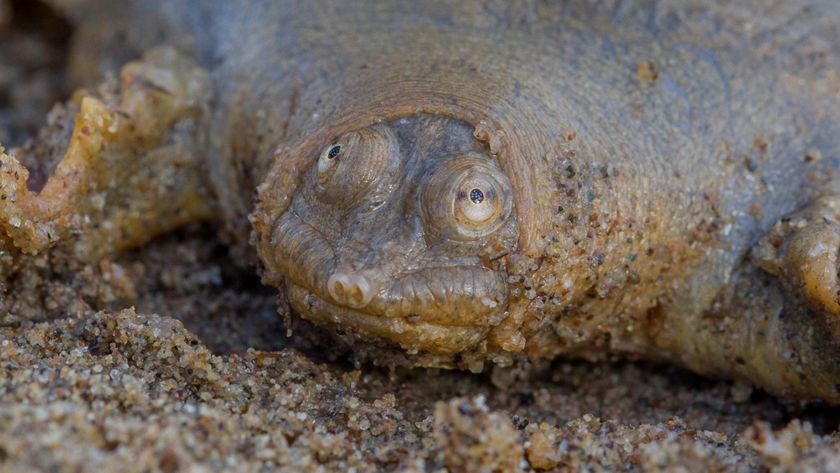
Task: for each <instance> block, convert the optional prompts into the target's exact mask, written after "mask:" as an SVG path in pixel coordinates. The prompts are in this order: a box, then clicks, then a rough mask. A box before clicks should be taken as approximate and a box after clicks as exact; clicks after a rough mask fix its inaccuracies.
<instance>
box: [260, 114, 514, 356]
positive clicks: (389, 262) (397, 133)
mask: <svg viewBox="0 0 840 473" xmlns="http://www.w3.org/2000/svg"><path fill="white" fill-rule="evenodd" d="M473 133H474V129H473V128H472V127H471V126H469V125H468V124H466V123H464V122H462V121H459V120H455V119H451V118H446V117H440V116H428V115H417V116H412V117H407V118H402V119H398V120H394V121H392V122H388V123H384V124H376V125H373V126H370V127H367V128H363V129H359V130H355V131H351V132H348V133H345V134H343V135H341V136H337V137H335V138H334V139H333V140H332V141H330V142H326V143H324V144H323V147H322V148H321V150H320V151H319V152H318V153H316V154H314V155H313V156H311V165H310V167H309V169H308V171H306V172H305V173H304V174H303V177H302V180H301V182H300V183H299V185H298V186H297V188H296V190H295V192H294V195H292V196H291V201H290V203H289V205H288V207H287V208H286V209H285V211H284V212H283V213H282V214H280V215H279V216H278V217H277V218H276V219H275V220H274V223H273V225H272V227H271V235H270V240H269V241H270V243H269V244H270V248H269V251H265V249H263V250H262V251H261V254H262V255H263V259H264V263H265V264H266V266H267V268H268V269H269V270H271V271H275V272H276V273H279V274H280V275H282V276H283V277H284V279H285V280H286V285H287V287H288V295H289V299H290V302H291V305H292V307H293V309H294V310H295V311H296V312H297V313H299V314H300V315H302V316H303V317H304V318H307V319H310V320H312V321H314V322H316V323H319V324H329V325H334V326H338V327H340V328H341V329H342V330H344V331H351V332H355V333H359V334H361V335H366V336H374V337H378V338H384V339H386V340H388V341H391V342H395V343H397V344H399V345H401V346H402V347H404V348H407V349H409V350H412V349H413V350H419V351H424V352H429V353H433V354H452V353H458V352H462V351H465V350H470V349H471V348H473V347H475V346H476V345H478V344H479V343H480V342H481V341H482V340H483V339H484V337H485V335H486V334H487V332H488V331H489V330H490V329H491V328H492V327H493V326H495V325H498V324H499V323H500V322H501V321H502V320H503V319H504V318H505V317H506V315H507V312H506V310H507V305H508V292H507V291H508V289H507V273H506V271H505V270H504V267H503V266H504V265H503V260H504V258H503V257H504V256H505V255H507V254H508V253H509V252H510V251H512V250H513V248H514V246H515V244H516V241H517V228H516V223H515V218H514V215H513V214H514V212H515V209H514V205H513V189H512V187H511V183H510V181H509V179H508V177H507V176H506V175H505V173H504V172H503V171H502V168H501V166H500V164H499V162H498V159H497V157H495V156H493V155H492V154H490V152H489V150H488V149H487V147H486V145H485V144H484V143H482V142H481V141H479V140H477V139H476V138H475V137H474V136H473Z"/></svg>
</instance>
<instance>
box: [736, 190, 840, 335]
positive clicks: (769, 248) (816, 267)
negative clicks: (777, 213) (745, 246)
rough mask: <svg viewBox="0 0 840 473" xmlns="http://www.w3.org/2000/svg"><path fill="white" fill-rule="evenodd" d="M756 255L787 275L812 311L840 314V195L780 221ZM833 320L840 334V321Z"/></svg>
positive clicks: (771, 269) (764, 264)
mask: <svg viewBox="0 0 840 473" xmlns="http://www.w3.org/2000/svg"><path fill="white" fill-rule="evenodd" d="M753 258H754V260H755V261H756V262H757V264H758V265H759V266H760V267H761V268H763V269H764V270H765V271H767V272H769V273H771V274H773V275H776V276H779V277H781V278H783V279H784V281H785V282H786V284H787V285H788V286H789V287H790V288H791V289H792V290H794V291H796V292H797V293H798V294H799V295H800V296H801V297H802V299H803V301H804V302H805V303H806V304H807V305H808V306H809V307H810V308H811V309H812V310H816V311H818V312H822V313H827V314H830V315H832V316H840V274H839V273H840V197H837V196H829V197H822V198H820V199H817V200H816V201H814V202H813V203H812V204H811V205H809V206H808V207H807V208H805V209H803V210H802V211H800V212H798V213H796V214H794V215H792V216H790V217H788V218H784V219H782V220H781V221H779V222H778V223H777V224H776V225H775V226H774V227H773V228H772V229H771V230H770V232H769V233H768V234H767V235H766V236H765V237H764V238H763V239H762V240H761V241H760V242H759V244H758V245H757V246H756V248H755V249H754V251H753ZM831 321H832V323H831V324H830V325H831V326H832V327H833V328H834V329H835V331H836V332H838V334H840V320H838V318H837V317H831Z"/></svg>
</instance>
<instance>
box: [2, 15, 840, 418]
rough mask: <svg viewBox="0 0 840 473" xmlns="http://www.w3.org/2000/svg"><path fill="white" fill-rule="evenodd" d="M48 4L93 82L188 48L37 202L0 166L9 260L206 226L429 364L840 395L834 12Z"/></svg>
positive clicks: (137, 75)
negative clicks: (624, 369) (651, 376)
mask: <svg viewBox="0 0 840 473" xmlns="http://www.w3.org/2000/svg"><path fill="white" fill-rule="evenodd" d="M53 3H55V4H56V5H57V6H58V8H63V9H64V12H65V13H66V15H67V16H68V17H70V18H71V19H73V20H74V21H75V23H76V24H77V45H76V48H75V52H74V53H73V58H72V61H71V62H72V64H71V69H72V70H75V71H76V72H77V73H78V74H81V75H84V74H90V75H93V76H95V75H97V74H98V70H99V68H100V67H102V68H107V65H108V64H110V63H113V62H114V61H117V60H120V58H121V57H123V56H126V55H129V54H131V51H138V50H139V49H142V48H147V47H151V46H155V45H164V44H165V45H168V46H165V47H164V46H160V47H156V48H152V49H149V50H148V52H147V53H146V54H145V55H144V56H143V57H142V59H141V60H138V61H135V62H131V63H129V64H128V65H126V66H125V67H124V68H123V69H122V73H121V74H120V80H119V81H118V82H119V84H118V85H111V86H103V87H100V89H99V90H98V91H97V92H95V93H94V92H80V93H78V94H76V96H75V97H74V99H73V100H72V101H71V105H70V107H71V108H70V109H71V110H72V111H74V112H75V113H74V115H75V126H74V128H73V132H72V136H70V138H69V144H67V147H66V150H65V149H62V150H61V151H62V153H61V154H62V155H63V158H62V159H60V160H56V161H58V162H57V164H55V165H54V166H53V167H52V168H51V169H50V170H49V178H48V179H46V180H45V182H36V181H38V180H37V179H29V183H27V180H28V172H27V169H26V168H25V167H24V166H23V165H22V164H21V163H20V161H18V160H16V159H15V157H13V156H11V155H7V154H3V155H2V168H0V230H2V231H1V232H0V248H2V249H4V250H5V251H7V252H14V253H16V254H19V255H21V256H20V257H24V256H23V255H24V254H31V253H37V252H43V251H46V250H47V249H48V248H51V247H56V248H54V249H53V250H52V251H70V252H73V254H75V255H76V256H77V257H79V258H87V259H96V258H100V257H105V256H107V255H109V254H113V253H114V252H116V251H119V250H121V249H124V248H128V247H133V246H137V245H140V244H142V243H143V242H145V241H147V240H149V239H150V238H152V237H153V236H155V235H157V234H160V233H162V232H165V231H168V230H170V229H172V228H175V227H177V226H179V225H182V224H184V223H187V222H192V221H197V220H210V219H212V220H216V221H219V222H222V224H223V225H222V227H223V230H222V233H223V235H224V236H225V238H227V239H228V240H229V241H231V243H232V245H234V247H238V248H244V247H247V242H248V240H249V235H250V242H251V243H252V245H253V247H254V248H256V252H255V253H256V255H258V257H259V261H260V264H261V267H262V275H263V279H264V281H265V282H266V283H268V284H272V285H276V286H278V287H281V288H284V290H285V291H286V294H287V296H288V300H289V301H290V304H291V306H292V308H293V310H294V311H295V312H296V313H297V314H299V315H300V316H302V317H304V318H306V319H309V320H311V321H313V322H315V323H316V324H318V325H321V326H324V327H333V328H335V329H337V330H338V331H339V332H341V333H343V334H345V336H352V337H358V338H360V339H363V340H365V341H366V342H369V343H375V344H376V343H378V344H380V345H381V346H383V347H388V346H391V347H401V348H402V349H404V350H405V351H406V352H407V353H408V354H409V355H410V356H411V359H413V360H414V361H415V362H416V363H418V364H422V365H427V366H444V367H463V368H472V369H478V368H480V367H481V366H482V363H483V362H484V361H485V360H492V361H494V362H496V363H501V364H505V363H510V362H511V361H512V360H513V359H514V358H515V357H516V356H519V354H523V353H524V354H525V355H527V356H530V357H554V356H556V355H558V354H563V355H567V356H578V357H586V358H593V357H598V356H602V355H604V354H607V353H616V354H625V355H628V356H633V357H637V358H647V359H654V360H667V361H669V362H673V363H678V364H680V365H683V366H687V367H689V368H691V369H693V370H695V371H697V372H700V373H705V374H709V375H716V376H726V377H733V378H740V379H744V380H748V381H750V382H752V383H755V384H756V385H759V386H762V387H764V388H766V389H768V390H771V391H772V392H775V393H779V394H782V395H792V396H799V397H820V398H823V399H826V400H830V401H831V402H838V401H840V295H839V291H840V283H838V252H839V251H840V223H838V222H839V221H840V177H838V170H840V75H838V71H840V68H839V67H838V65H839V64H840V41H838V38H840V21H838V18H840V14H838V12H837V9H836V8H835V6H834V5H832V2H830V1H824V2H808V1H805V0H798V1H780V2H774V3H773V5H772V7H771V6H769V5H766V4H765V2H758V1H756V2H752V4H748V3H749V2H734V3H736V4H734V5H729V4H728V3H729V2H723V1H721V2H705V1H704V2H693V1H675V2H644V1H619V2H614V3H610V2H592V3H596V4H590V2H546V3H543V2H528V3H527V4H525V3H523V4H516V5H512V4H508V3H506V2H493V1H463V0H458V1H439V2H414V1H387V2H364V3H363V2H339V1H306V2H287V1H271V2H269V1H248V2H246V1H240V0H219V1H211V0H206V1H201V2H179V1H174V0H173V1H163V0H153V1H149V0H137V1H136V2H134V1H125V2H98V1H84V0H77V1H55V2H53ZM115 31H117V32H118V33H115ZM121 55H122V56H121ZM93 72H96V74H93ZM46 154H49V153H46ZM45 159H47V158H45ZM21 161H22V159H21ZM254 195H256V199H254ZM242 254H247V252H242ZM252 254H253V253H252ZM383 350H386V348H383Z"/></svg>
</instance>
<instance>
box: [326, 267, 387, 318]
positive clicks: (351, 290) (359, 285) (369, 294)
mask: <svg viewBox="0 0 840 473" xmlns="http://www.w3.org/2000/svg"><path fill="white" fill-rule="evenodd" d="M327 291H329V293H330V297H332V298H333V300H334V301H335V302H337V303H339V304H340V305H343V306H345V307H349V308H351V309H361V308H362V307H365V306H366V305H368V304H369V303H370V301H371V299H373V296H374V295H375V294H376V292H377V291H376V287H375V284H374V283H373V282H372V281H371V280H370V278H368V277H366V276H365V275H363V274H361V273H355V272H349V271H336V272H334V273H333V274H332V275H331V276H330V277H329V279H328V280H327Z"/></svg>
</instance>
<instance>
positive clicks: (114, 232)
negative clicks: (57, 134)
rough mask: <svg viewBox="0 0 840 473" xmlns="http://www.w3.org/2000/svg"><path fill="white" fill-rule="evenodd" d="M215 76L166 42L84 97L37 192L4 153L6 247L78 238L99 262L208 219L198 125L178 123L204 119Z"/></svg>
mask: <svg viewBox="0 0 840 473" xmlns="http://www.w3.org/2000/svg"><path fill="white" fill-rule="evenodd" d="M207 82H208V79H207V76H206V74H205V73H204V72H203V71H201V70H200V69H198V68H196V67H195V66H194V65H193V64H192V62H190V61H189V60H187V59H185V58H184V57H183V56H181V55H179V54H178V53H177V52H176V51H175V50H173V49H171V48H159V49H156V50H152V51H150V52H149V53H148V54H147V55H146V56H145V57H144V58H143V60H141V61H137V62H134V63H129V64H128V65H126V66H125V67H124V68H123V70H122V74H121V81H120V84H119V88H118V90H116V91H109V90H107V89H104V90H103V92H102V93H101V95H100V96H95V95H93V94H89V93H84V92H82V93H78V94H77V96H76V99H75V100H74V102H73V103H72V104H71V108H75V109H76V110H77V113H76V117H75V125H74V128H73V133H72V135H71V138H70V141H69V143H68V145H67V149H66V152H65V153H64V156H63V158H62V159H61V161H59V163H58V164H57V165H56V167H55V169H54V170H53V172H52V174H51V175H50V177H49V179H48V180H47V182H46V184H45V185H44V187H43V189H41V191H40V192H38V193H35V192H32V191H30V190H29V189H28V188H27V180H28V176H29V172H28V170H27V169H26V167H25V166H23V165H22V164H21V163H20V162H18V161H17V160H16V159H15V158H14V157H12V156H10V155H8V154H6V153H4V152H3V150H2V149H0V250H5V251H8V250H12V249H14V250H16V251H19V252H22V253H28V254H35V253H40V252H42V251H44V250H45V249H47V248H49V247H50V246H52V245H54V244H56V243H57V242H58V241H60V240H63V239H65V238H66V237H68V236H70V235H79V236H80V237H79V238H78V241H80V242H81V244H77V245H76V250H77V253H81V255H80V256H86V257H90V258H95V257H97V256H100V255H101V254H103V253H108V252H111V251H114V250H119V249H121V248H126V247H130V246H134V245H136V244H140V243H142V242H144V241H146V240H148V239H149V238H150V237H152V236H154V235H155V234H157V233H160V232H163V231H165V230H168V229H169V228H172V227H174V226H177V225H179V224H183V223H186V222H189V221H193V220H198V219H202V218H207V217H209V215H210V212H211V209H210V207H209V205H208V204H207V202H208V201H209V199H207V198H206V195H204V192H203V187H202V185H201V181H200V178H199V167H200V161H199V157H198V156H197V153H196V152H195V146H193V142H194V141H195V139H196V137H195V136H193V135H194V133H195V132H194V127H193V128H190V127H178V126H176V125H177V124H178V123H184V122H189V121H191V120H192V121H196V120H197V119H198V117H199V114H200V113H201V112H202V110H203V106H204V103H205V100H206V95H207V91H208V85H207ZM185 129H186V131H184V130H185ZM106 202H107V204H108V205H107V206H106V205H105V204H106Z"/></svg>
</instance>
